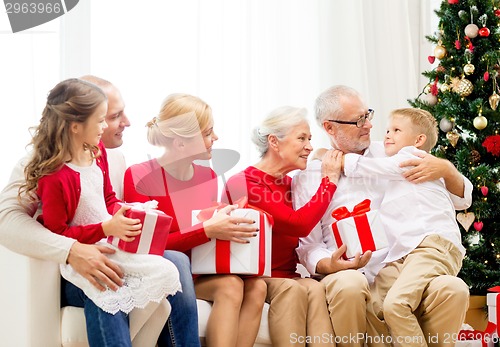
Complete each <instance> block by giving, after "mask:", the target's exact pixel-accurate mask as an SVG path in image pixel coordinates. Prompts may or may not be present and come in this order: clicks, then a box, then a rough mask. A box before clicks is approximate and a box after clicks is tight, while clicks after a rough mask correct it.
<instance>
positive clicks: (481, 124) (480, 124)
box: [473, 115, 488, 130]
mask: <svg viewBox="0 0 500 347" xmlns="http://www.w3.org/2000/svg"><path fill="white" fill-rule="evenodd" d="M473 124H474V128H476V129H477V130H483V129H484V128H486V126H487V125H488V120H487V119H486V117H485V116H481V115H479V116H477V117H476V118H474V121H473Z"/></svg>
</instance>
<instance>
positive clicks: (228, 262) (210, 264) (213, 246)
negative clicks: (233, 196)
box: [191, 208, 272, 276]
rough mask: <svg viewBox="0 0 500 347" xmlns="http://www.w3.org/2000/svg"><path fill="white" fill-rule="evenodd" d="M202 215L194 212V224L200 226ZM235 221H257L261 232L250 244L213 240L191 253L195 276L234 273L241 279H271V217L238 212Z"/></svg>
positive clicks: (233, 212)
mask: <svg viewBox="0 0 500 347" xmlns="http://www.w3.org/2000/svg"><path fill="white" fill-rule="evenodd" d="M199 213H200V211H193V212H192V224H193V225H195V224H198V223H200V222H202V220H199V219H198V215H199ZM231 216H233V217H242V218H248V219H251V220H254V221H255V223H254V225H255V226H256V227H257V228H259V231H258V232H257V233H258V235H257V236H256V237H250V238H248V240H249V241H250V242H249V243H237V242H230V241H223V240H215V239H212V240H210V241H209V242H207V243H204V244H202V245H199V246H196V247H194V248H193V249H192V250H191V271H192V273H193V274H197V275H202V274H216V273H219V274H220V273H231V274H239V275H257V276H271V232H272V221H271V220H269V217H268V215H266V214H265V213H263V212H260V211H257V210H254V209H251V208H239V209H236V210H233V211H232V212H231Z"/></svg>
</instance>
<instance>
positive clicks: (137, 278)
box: [60, 242, 182, 314]
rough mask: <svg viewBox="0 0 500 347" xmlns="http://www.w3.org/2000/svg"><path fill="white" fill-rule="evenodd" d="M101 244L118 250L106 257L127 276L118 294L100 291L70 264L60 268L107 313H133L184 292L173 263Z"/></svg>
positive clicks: (159, 257)
mask: <svg viewBox="0 0 500 347" xmlns="http://www.w3.org/2000/svg"><path fill="white" fill-rule="evenodd" d="M98 244H100V245H104V246H107V247H110V248H113V249H114V250H116V252H115V253H114V254H106V256H107V257H108V258H109V259H111V260H112V261H113V262H114V263H116V264H117V265H118V266H120V268H121V269H122V271H123V272H124V274H125V276H124V278H123V282H124V283H123V286H121V287H120V288H119V289H118V290H117V291H113V290H111V289H109V288H107V289H106V290H105V291H100V290H98V289H97V288H96V287H94V286H93V285H92V284H91V283H90V282H89V281H88V280H87V279H86V278H85V277H83V276H82V275H80V274H79V273H77V272H76V271H75V270H74V269H73V267H71V265H69V264H66V265H62V264H61V266H60V268H61V275H62V277H64V278H65V279H66V280H67V281H69V282H71V283H73V284H74V285H75V286H77V287H78V288H80V289H82V290H83V292H84V293H85V295H87V297H88V298H89V299H90V300H92V301H93V302H94V303H95V304H96V305H97V306H99V307H100V308H101V309H103V310H104V311H105V312H108V313H111V314H115V313H117V312H118V311H122V312H125V313H130V311H132V309H134V308H135V307H137V308H144V307H145V306H146V305H147V303H148V302H150V301H154V302H160V301H161V300H162V299H164V298H165V297H166V296H167V295H174V294H175V293H177V292H178V291H182V288H181V284H180V281H179V272H178V271H177V268H176V267H175V265H174V264H173V263H172V262H171V261H169V260H167V259H165V258H163V257H161V256H158V255H150V254H134V253H128V252H124V251H122V250H120V249H118V248H116V247H114V246H112V245H110V244H109V243H106V242H99V243H98Z"/></svg>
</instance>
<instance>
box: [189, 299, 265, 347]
mask: <svg viewBox="0 0 500 347" xmlns="http://www.w3.org/2000/svg"><path fill="white" fill-rule="evenodd" d="M197 303H198V318H199V319H198V328H199V335H200V341H201V344H202V345H203V346H205V336H206V332H207V321H208V316H209V315H210V311H211V310H212V303H210V302H208V301H204V300H199V299H198V300H197ZM268 314H269V304H267V303H266V304H264V309H263V310H262V319H261V320H260V328H259V333H258V334H257V339H256V341H255V345H254V347H260V346H270V345H271V337H270V336H269V325H268V319H267V317H268Z"/></svg>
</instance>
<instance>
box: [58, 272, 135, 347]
mask: <svg viewBox="0 0 500 347" xmlns="http://www.w3.org/2000/svg"><path fill="white" fill-rule="evenodd" d="M61 306H63V307H64V306H76V307H83V310H84V312H85V322H86V325H87V338H88V340H89V345H90V347H132V342H131V341H130V330H129V321H128V315H127V314H125V313H123V312H121V311H119V312H118V313H116V314H114V315H113V314H110V313H107V312H104V311H103V310H102V309H100V308H99V307H97V306H96V305H95V304H94V302H93V301H92V300H90V299H89V298H88V297H87V296H86V295H85V294H84V293H83V291H82V290H81V289H80V288H78V287H77V286H75V285H73V284H72V283H70V282H68V281H66V280H65V279H64V278H62V279H61Z"/></svg>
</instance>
